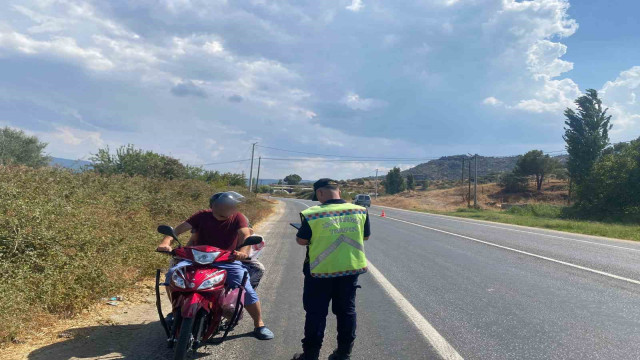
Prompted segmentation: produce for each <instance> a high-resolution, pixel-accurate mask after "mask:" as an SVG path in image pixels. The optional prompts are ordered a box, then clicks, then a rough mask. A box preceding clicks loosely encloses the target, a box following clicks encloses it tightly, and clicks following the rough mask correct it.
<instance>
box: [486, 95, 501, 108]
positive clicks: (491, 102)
mask: <svg viewBox="0 0 640 360" xmlns="http://www.w3.org/2000/svg"><path fill="white" fill-rule="evenodd" d="M482 103H483V104H485V105H491V106H499V105H502V104H503V102H502V101H500V100H498V99H496V98H495V97H493V96H489V97H488V98H485V99H484V100H482Z"/></svg>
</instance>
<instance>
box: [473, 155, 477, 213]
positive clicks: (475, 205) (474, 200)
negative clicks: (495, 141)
mask: <svg viewBox="0 0 640 360" xmlns="http://www.w3.org/2000/svg"><path fill="white" fill-rule="evenodd" d="M473 158H474V159H475V160H474V163H475V168H476V171H475V172H476V174H475V176H474V177H473V207H474V208H477V207H478V154H476V155H475V156H474V157H473Z"/></svg>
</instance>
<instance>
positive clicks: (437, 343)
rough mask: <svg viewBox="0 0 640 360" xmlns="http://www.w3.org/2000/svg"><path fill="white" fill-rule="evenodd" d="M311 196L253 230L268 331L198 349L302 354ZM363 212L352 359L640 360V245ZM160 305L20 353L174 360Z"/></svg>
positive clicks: (217, 353) (247, 324)
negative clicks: (366, 226) (302, 219)
mask: <svg viewBox="0 0 640 360" xmlns="http://www.w3.org/2000/svg"><path fill="white" fill-rule="evenodd" d="M314 204H315V203H313V202H311V201H304V200H296V199H282V205H281V206H280V207H279V210H278V213H277V214H276V215H274V216H273V217H271V219H270V220H269V222H268V223H263V224H262V226H261V228H262V229H265V230H264V231H261V232H262V235H264V236H265V238H266V241H267V247H266V248H265V250H264V254H263V255H262V256H261V261H262V262H263V263H264V264H265V266H266V268H267V272H266V274H265V277H264V278H263V280H262V282H261V284H260V287H259V289H258V294H259V296H260V297H261V300H262V304H263V313H264V317H265V321H266V323H267V325H268V326H269V327H270V328H271V329H272V330H273V331H274V333H275V335H276V338H275V339H274V340H271V341H259V340H256V339H255V338H253V337H251V336H250V334H249V332H250V331H251V330H252V326H251V321H250V320H249V319H248V317H247V318H245V319H244V320H243V321H242V322H241V324H240V325H239V326H238V328H237V329H236V330H235V331H234V332H233V333H232V335H230V339H229V340H228V341H227V342H225V343H223V344H222V345H210V346H207V347H205V348H203V349H202V350H201V351H200V353H199V354H198V358H201V359H230V360H233V359H265V360H267V359H268V360H271V359H282V360H288V359H290V358H291V356H292V355H293V353H294V352H297V351H299V350H300V339H301V337H302V333H303V326H304V310H303V308H302V283H303V276H302V262H303V260H304V253H305V250H304V248H303V247H301V246H299V245H297V244H296V243H295V240H294V239H295V229H293V228H292V227H290V226H289V223H290V222H299V215H298V213H299V212H300V211H301V210H303V209H304V208H306V207H307V206H310V205H314ZM382 210H384V211H385V213H386V217H380V213H381V211H382ZM369 213H370V216H371V226H372V236H371V238H370V239H369V241H367V243H366V245H365V247H366V253H367V258H368V259H369V262H370V265H371V268H372V269H371V271H370V272H369V273H367V274H364V275H361V277H360V285H361V286H362V289H360V290H358V297H357V300H358V305H357V306H358V338H357V340H356V345H355V348H354V356H353V359H373V360H376V359H380V360H382V359H440V358H447V359H461V358H464V359H640V331H639V330H640V262H639V261H637V260H639V259H640V243H635V242H631V241H623V240H613V239H605V238H599V237H590V236H582V235H575V234H568V233H560V232H556V231H548V230H541V229H532V228H525V227H518V226H511V225H505V224H496V223H488V222H480V221H473V220H467V219H459V218H451V217H444V216H437V215H430V214H424V213H415V212H409V211H403V210H397V209H395V210H394V209H389V208H384V209H383V208H380V207H375V206H374V207H372V208H371V209H370V210H369ZM154 312H155V310H154V308H153V305H152V304H142V305H140V306H139V308H132V309H128V310H127V311H123V313H122V314H121V315H120V316H121V319H116V320H117V322H118V324H120V325H118V326H108V325H107V326H98V327H93V328H88V329H82V331H80V332H79V334H81V335H82V336H76V337H75V338H74V339H72V340H70V341H66V342H62V343H57V344H54V345H51V346H48V347H45V348H42V349H38V350H36V351H33V352H32V353H31V354H29V356H28V359H34V360H37V359H46V360H50V359H78V358H82V359H89V358H91V359H123V358H124V359H170V358H171V353H170V352H169V351H168V350H167V349H166V347H165V346H164V339H163V334H162V330H161V328H160V325H159V324H158V322H157V319H156V318H155V313H154ZM132 316H135V317H134V318H133V319H132ZM127 320H128V321H127ZM328 320H329V321H328V326H327V333H326V337H325V347H324V349H323V358H324V359H326V358H327V357H328V355H329V354H330V352H331V351H332V350H333V349H334V348H335V337H336V332H335V317H334V316H333V315H332V314H331V313H329V318H328Z"/></svg>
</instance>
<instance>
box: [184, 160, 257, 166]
mask: <svg viewBox="0 0 640 360" xmlns="http://www.w3.org/2000/svg"><path fill="white" fill-rule="evenodd" d="M250 160H251V159H242V160H232V161H221V162H213V163H206V164H200V165H195V166H207V165H221V164H232V163H239V162H245V161H250Z"/></svg>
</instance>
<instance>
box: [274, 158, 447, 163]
mask: <svg viewBox="0 0 640 360" xmlns="http://www.w3.org/2000/svg"><path fill="white" fill-rule="evenodd" d="M437 159H439V158H423V159H412V160H411V161H412V162H416V161H425V160H437ZM262 160H275V161H317V162H318V161H321V162H389V161H395V162H397V161H409V160H398V159H386V158H383V159H375V158H372V159H361V160H355V159H326V158H271V157H263V158H262Z"/></svg>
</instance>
